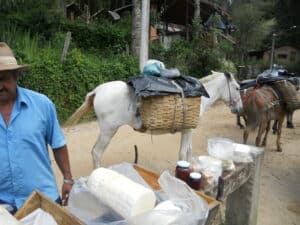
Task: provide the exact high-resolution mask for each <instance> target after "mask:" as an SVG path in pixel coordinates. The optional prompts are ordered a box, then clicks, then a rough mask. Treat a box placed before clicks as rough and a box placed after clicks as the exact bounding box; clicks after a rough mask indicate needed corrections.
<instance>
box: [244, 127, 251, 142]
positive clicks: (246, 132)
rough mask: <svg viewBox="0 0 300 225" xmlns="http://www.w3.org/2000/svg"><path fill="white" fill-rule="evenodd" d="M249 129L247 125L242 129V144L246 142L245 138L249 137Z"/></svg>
mask: <svg viewBox="0 0 300 225" xmlns="http://www.w3.org/2000/svg"><path fill="white" fill-rule="evenodd" d="M249 131H250V129H249V127H247V126H246V128H245V129H244V135H243V139H244V141H243V143H244V144H247V140H248V137H249Z"/></svg>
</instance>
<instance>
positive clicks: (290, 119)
mask: <svg viewBox="0 0 300 225" xmlns="http://www.w3.org/2000/svg"><path fill="white" fill-rule="evenodd" d="M293 114H294V112H290V113H287V115H286V127H287V128H291V129H294V128H295V126H294V124H293Z"/></svg>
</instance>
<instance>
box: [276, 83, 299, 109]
mask: <svg viewBox="0 0 300 225" xmlns="http://www.w3.org/2000/svg"><path fill="white" fill-rule="evenodd" d="M274 86H275V88H276V90H278V91H279V93H280V96H281V97H282V99H283V101H284V103H285V104H286V107H287V110H288V111H294V110H296V109H300V91H297V90H296V86H295V85H293V84H292V83H291V82H289V81H285V80H281V81H277V82H275V83H274Z"/></svg>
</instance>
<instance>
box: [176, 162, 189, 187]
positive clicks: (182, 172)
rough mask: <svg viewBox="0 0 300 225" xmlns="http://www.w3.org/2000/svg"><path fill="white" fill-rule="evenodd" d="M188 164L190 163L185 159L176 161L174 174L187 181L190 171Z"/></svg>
mask: <svg viewBox="0 0 300 225" xmlns="http://www.w3.org/2000/svg"><path fill="white" fill-rule="evenodd" d="M190 165H191V164H190V163H189V162H187V161H178V162H177V166H176V170H175V176H176V177H177V178H178V179H180V180H182V181H184V182H186V183H187V182H188V179H189V175H190V172H191V169H190Z"/></svg>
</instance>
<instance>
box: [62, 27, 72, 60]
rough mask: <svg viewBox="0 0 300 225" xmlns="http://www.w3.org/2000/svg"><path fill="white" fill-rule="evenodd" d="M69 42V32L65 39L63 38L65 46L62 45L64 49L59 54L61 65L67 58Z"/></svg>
mask: <svg viewBox="0 0 300 225" xmlns="http://www.w3.org/2000/svg"><path fill="white" fill-rule="evenodd" d="M70 42H71V32H70V31H69V32H67V35H66V38H65V44H64V49H63V52H62V54H61V58H60V61H61V63H64V62H65V61H66V57H67V53H68V49H69V46H70Z"/></svg>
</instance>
